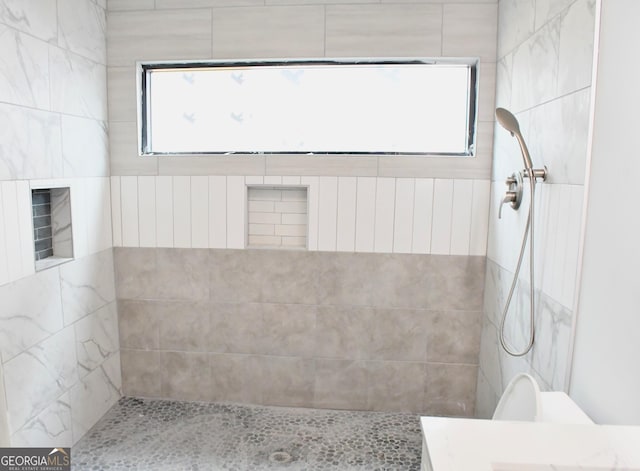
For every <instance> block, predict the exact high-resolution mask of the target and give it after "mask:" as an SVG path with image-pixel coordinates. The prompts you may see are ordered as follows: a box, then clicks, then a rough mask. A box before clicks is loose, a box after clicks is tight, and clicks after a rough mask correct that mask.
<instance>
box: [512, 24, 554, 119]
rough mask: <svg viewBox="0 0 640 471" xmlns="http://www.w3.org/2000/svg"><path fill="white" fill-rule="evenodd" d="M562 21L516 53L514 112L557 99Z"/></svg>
mask: <svg viewBox="0 0 640 471" xmlns="http://www.w3.org/2000/svg"><path fill="white" fill-rule="evenodd" d="M560 24H561V23H560V19H559V18H556V19H554V20H553V21H551V22H549V23H548V24H547V25H545V26H544V27H543V28H542V29H540V30H538V31H537V32H536V33H535V34H534V35H533V36H531V37H530V38H529V39H527V40H526V41H525V42H524V43H522V44H521V45H520V46H518V48H517V49H516V50H515V51H514V53H513V54H514V55H513V75H512V82H511V83H512V90H511V108H512V109H511V111H512V112H518V111H522V110H525V109H528V108H532V107H534V106H536V105H539V104H540V103H543V102H545V101H548V100H551V99H553V98H555V97H556V96H557V83H558V55H559V52H558V48H559V43H560V41H559V39H560Z"/></svg>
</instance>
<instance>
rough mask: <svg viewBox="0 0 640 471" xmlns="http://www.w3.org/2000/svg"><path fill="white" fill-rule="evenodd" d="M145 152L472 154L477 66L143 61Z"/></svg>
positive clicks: (142, 143) (142, 137) (141, 138)
mask: <svg viewBox="0 0 640 471" xmlns="http://www.w3.org/2000/svg"><path fill="white" fill-rule="evenodd" d="M138 73H139V75H138V84H139V93H138V96H139V97H140V102H139V103H138V105H139V106H138V110H139V123H140V126H139V128H140V134H139V143H140V154H141V155H163V154H173V155H175V154H251V153H265V154H278V153H282V154H405V155H406V154H410V155H412V154H415V155H445V156H471V155H473V153H474V137H475V119H476V96H477V93H476V64H475V62H461V61H452V60H433V61H426V60H415V61H414V60H410V61H408V60H401V61H396V60H379V61H353V60H352V61H347V60H344V61H343V60H305V61H284V62H283V61H266V62H265V61H262V62H251V61H245V62H233V63H229V62H206V63H204V62H196V63H184V62H182V63H140V64H139V65H138Z"/></svg>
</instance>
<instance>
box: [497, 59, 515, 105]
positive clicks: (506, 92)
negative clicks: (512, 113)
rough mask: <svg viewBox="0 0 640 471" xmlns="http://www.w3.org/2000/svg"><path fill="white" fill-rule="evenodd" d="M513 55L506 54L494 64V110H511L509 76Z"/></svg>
mask: <svg viewBox="0 0 640 471" xmlns="http://www.w3.org/2000/svg"><path fill="white" fill-rule="evenodd" d="M512 69H513V54H507V55H506V56H504V57H502V58H501V59H499V60H498V63H497V64H496V108H497V107H502V108H507V109H510V108H511V75H512Z"/></svg>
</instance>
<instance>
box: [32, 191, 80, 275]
mask: <svg viewBox="0 0 640 471" xmlns="http://www.w3.org/2000/svg"><path fill="white" fill-rule="evenodd" d="M31 209H32V217H33V240H34V251H35V257H34V258H35V262H36V271H39V270H44V269H45V268H49V267H52V266H55V265H59V264H60V263H64V262H66V261H68V260H71V259H73V237H72V234H73V231H72V223H71V195H70V190H69V188H68V187H62V188H39V189H34V190H31Z"/></svg>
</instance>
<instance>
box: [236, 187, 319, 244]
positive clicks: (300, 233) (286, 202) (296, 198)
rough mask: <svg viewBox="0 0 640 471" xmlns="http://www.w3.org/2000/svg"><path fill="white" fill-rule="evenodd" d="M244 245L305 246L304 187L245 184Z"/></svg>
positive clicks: (305, 215)
mask: <svg viewBox="0 0 640 471" xmlns="http://www.w3.org/2000/svg"><path fill="white" fill-rule="evenodd" d="M247 211H248V217H247V221H248V224H247V246H248V247H250V248H271V249H306V248H307V187H304V186H266V185H261V186H249V187H247Z"/></svg>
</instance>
